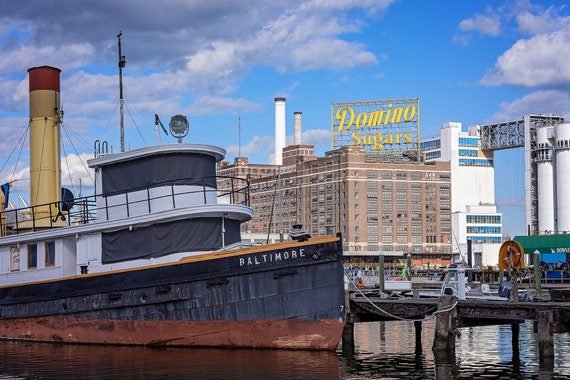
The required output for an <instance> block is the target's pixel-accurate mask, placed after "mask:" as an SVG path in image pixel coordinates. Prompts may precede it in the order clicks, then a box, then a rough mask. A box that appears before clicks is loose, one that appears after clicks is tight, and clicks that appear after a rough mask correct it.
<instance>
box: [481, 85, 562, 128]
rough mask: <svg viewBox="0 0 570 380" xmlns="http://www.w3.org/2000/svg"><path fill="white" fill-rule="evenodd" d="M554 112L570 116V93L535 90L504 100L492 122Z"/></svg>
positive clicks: (491, 119)
mask: <svg viewBox="0 0 570 380" xmlns="http://www.w3.org/2000/svg"><path fill="white" fill-rule="evenodd" d="M545 112H546V113H552V114H554V115H563V116H566V117H567V118H568V117H570V95H569V94H568V93H565V92H561V91H554V90H548V91H535V92H533V93H531V94H528V95H526V96H524V97H523V98H520V99H517V100H515V101H512V102H504V103H502V104H501V106H500V111H498V112H497V113H495V114H494V115H493V116H492V117H491V118H490V120H489V122H490V123H493V122H502V121H505V120H518V119H520V118H521V117H523V116H524V115H526V114H532V113H533V114H540V113H545Z"/></svg>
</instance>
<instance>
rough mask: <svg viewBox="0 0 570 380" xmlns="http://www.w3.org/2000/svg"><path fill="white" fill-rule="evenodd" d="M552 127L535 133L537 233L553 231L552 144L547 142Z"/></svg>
mask: <svg viewBox="0 0 570 380" xmlns="http://www.w3.org/2000/svg"><path fill="white" fill-rule="evenodd" d="M552 129H553V128H552V127H543V128H539V129H538V130H537V131H536V142H537V149H536V154H537V155H536V162H537V176H538V230H539V233H541V234H543V233H552V232H554V229H555V223H554V219H555V215H554V209H555V204H554V195H555V194H554V192H555V189H554V166H553V164H552V157H553V156H552V144H551V142H550V141H549V140H548V135H549V133H551V132H552Z"/></svg>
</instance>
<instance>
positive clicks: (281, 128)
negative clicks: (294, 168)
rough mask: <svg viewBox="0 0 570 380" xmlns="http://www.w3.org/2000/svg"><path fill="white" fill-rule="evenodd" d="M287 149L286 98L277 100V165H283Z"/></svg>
mask: <svg viewBox="0 0 570 380" xmlns="http://www.w3.org/2000/svg"><path fill="white" fill-rule="evenodd" d="M283 148H285V98H275V165H283Z"/></svg>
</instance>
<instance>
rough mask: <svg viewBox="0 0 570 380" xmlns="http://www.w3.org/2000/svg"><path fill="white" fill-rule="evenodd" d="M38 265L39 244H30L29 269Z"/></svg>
mask: <svg viewBox="0 0 570 380" xmlns="http://www.w3.org/2000/svg"><path fill="white" fill-rule="evenodd" d="M37 267H38V246H37V244H30V245H28V269H35V268H37Z"/></svg>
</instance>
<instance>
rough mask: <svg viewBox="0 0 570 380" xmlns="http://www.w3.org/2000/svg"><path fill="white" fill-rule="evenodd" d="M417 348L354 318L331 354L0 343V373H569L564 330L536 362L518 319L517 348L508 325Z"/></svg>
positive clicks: (526, 328) (346, 377)
mask: <svg viewBox="0 0 570 380" xmlns="http://www.w3.org/2000/svg"><path fill="white" fill-rule="evenodd" d="M433 326H434V322H433V321H428V322H424V324H423V328H422V345H421V349H417V350H416V347H415V330H414V326H413V324H412V323H408V322H386V323H384V322H374V323H360V324H357V325H356V326H355V347H354V349H353V350H352V349H350V348H346V347H345V349H343V350H341V349H339V350H338V351H337V352H336V353H335V352H309V351H286V350H243V349H240V350H222V349H191V348H165V349H153V348H144V347H100V346H71V345H50V344H38V343H22V342H5V341H1V342H0V379H38V380H39V379H74V380H75V379H115V380H122V379H232V380H240V379H276V380H277V379H291V380H295V379H303V380H305V379H315V380H321V379H322V380H325V379H326V380H330V379H342V380H368V379H570V350H569V348H570V334H557V335H555V341H554V349H555V361H554V363H553V364H552V365H551V366H550V368H542V370H541V368H540V365H539V360H538V355H537V350H536V336H535V335H534V334H533V332H532V324H531V323H526V324H524V325H521V329H520V345H519V350H518V353H517V352H516V351H515V352H513V350H512V347H511V329H510V326H488V327H476V328H464V329H461V330H460V331H461V333H462V335H461V337H460V338H459V339H457V340H456V350H455V357H444V358H439V357H438V358H436V357H434V355H433V352H432V350H431V345H432V343H433Z"/></svg>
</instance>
